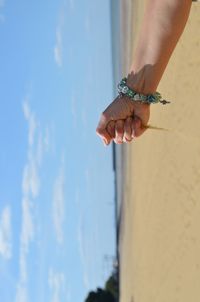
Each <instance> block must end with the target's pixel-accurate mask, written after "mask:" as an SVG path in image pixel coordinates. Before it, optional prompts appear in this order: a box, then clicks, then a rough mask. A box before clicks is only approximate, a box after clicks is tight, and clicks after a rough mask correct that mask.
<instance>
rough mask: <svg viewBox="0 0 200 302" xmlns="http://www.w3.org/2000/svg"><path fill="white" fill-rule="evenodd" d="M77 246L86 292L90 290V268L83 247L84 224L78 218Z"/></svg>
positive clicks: (81, 219)
mask: <svg viewBox="0 0 200 302" xmlns="http://www.w3.org/2000/svg"><path fill="white" fill-rule="evenodd" d="M77 235H78V237H77V239H78V244H79V253H80V258H81V263H82V267H83V282H84V286H85V289H86V290H87V291H88V290H90V288H91V284H90V280H89V274H88V272H89V270H88V269H89V266H90V260H89V257H90V256H89V253H87V248H86V246H85V237H84V224H83V217H82V215H81V216H80V220H79V226H78V234H77Z"/></svg>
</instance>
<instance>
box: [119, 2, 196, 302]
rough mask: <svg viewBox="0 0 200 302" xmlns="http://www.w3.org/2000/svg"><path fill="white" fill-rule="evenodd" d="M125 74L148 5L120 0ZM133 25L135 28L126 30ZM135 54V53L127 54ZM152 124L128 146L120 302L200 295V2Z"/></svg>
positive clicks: (179, 300) (182, 300) (167, 301)
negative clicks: (160, 129)
mask: <svg viewBox="0 0 200 302" xmlns="http://www.w3.org/2000/svg"><path fill="white" fill-rule="evenodd" d="M122 2H123V4H122V7H121V18H122V21H123V22H122V33H123V36H122V40H121V42H122V43H123V44H122V45H123V49H124V55H123V58H122V59H123V68H124V70H123V72H124V74H126V73H127V72H128V69H129V67H130V63H131V56H132V52H133V49H134V45H135V39H136V36H137V32H138V28H139V24H140V21H141V16H142V12H143V7H144V3H143V1H142V0H137V1H126V0H123V1H122ZM127 27H129V28H128V29H127ZM128 58H129V59H128ZM158 90H159V91H160V92H162V95H163V96H165V97H166V98H168V99H170V100H172V101H173V102H172V104H170V105H166V106H163V105H152V111H151V119H150V124H152V125H155V126H158V127H164V128H167V129H169V131H158V130H148V131H147V132H146V133H145V135H143V136H142V137H141V138H139V139H138V140H137V141H136V142H134V143H132V144H130V145H126V146H124V147H123V148H125V151H126V152H125V156H124V158H123V162H124V163H125V174H124V184H123V188H124V190H123V209H122V221H121V228H120V245H119V251H120V292H121V295H120V301H121V302H186V301H187V302H188V301H190V302H198V301H200V3H194V4H193V6H192V10H191V14H190V18H189V22H188V24H187V27H186V29H185V31H184V34H183V36H182V37H181V40H180V42H179V44H178V46H177V48H176V50H175V53H174V54H173V56H172V58H171V60H170V64H169V65H168V67H167V70H166V72H165V75H164V76H163V79H162V81H161V84H160V86H159V89H158Z"/></svg>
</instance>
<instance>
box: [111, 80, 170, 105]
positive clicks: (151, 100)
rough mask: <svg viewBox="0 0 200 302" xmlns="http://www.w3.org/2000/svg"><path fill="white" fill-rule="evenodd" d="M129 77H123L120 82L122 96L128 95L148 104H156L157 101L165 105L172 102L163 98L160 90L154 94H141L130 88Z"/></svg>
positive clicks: (119, 91) (119, 89) (134, 99)
mask: <svg viewBox="0 0 200 302" xmlns="http://www.w3.org/2000/svg"><path fill="white" fill-rule="evenodd" d="M126 82H127V78H126V77H125V78H123V79H122V80H121V82H120V83H119V84H118V86H117V87H118V93H119V95H120V96H124V95H125V96H128V97H129V98H131V99H132V100H133V101H137V102H142V103H146V104H156V103H162V104H163V105H165V104H168V103H170V102H169V101H166V100H163V99H162V96H161V94H160V93H159V92H157V91H156V92H155V93H153V94H147V95H144V94H141V93H138V92H136V91H134V90H133V89H130V88H129V87H128V86H127V84H126Z"/></svg>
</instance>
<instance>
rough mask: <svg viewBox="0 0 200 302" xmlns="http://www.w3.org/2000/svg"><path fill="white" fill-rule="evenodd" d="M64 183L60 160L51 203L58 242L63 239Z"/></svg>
mask: <svg viewBox="0 0 200 302" xmlns="http://www.w3.org/2000/svg"><path fill="white" fill-rule="evenodd" d="M64 184H65V175H64V160H62V161H61V166H60V169H59V172H58V176H57V178H56V180H55V182H54V188H53V204H52V215H53V224H54V228H55V232H56V239H57V242H58V243H59V244H62V243H63V240H64V231H63V224H64V219H65V216H64V212H65V194H64Z"/></svg>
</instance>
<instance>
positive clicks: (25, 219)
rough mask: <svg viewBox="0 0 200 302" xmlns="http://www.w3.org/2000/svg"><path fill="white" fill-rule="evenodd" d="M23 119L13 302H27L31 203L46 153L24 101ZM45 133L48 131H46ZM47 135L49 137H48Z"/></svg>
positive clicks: (33, 199)
mask: <svg viewBox="0 0 200 302" xmlns="http://www.w3.org/2000/svg"><path fill="white" fill-rule="evenodd" d="M22 107H23V112H24V117H25V119H26V120H27V122H28V150H27V162H26V164H25V167H24V172H23V179H22V226H21V234H20V255H19V280H18V283H17V292H16V297H15V300H16V302H27V301H28V292H27V281H28V272H27V256H28V253H29V249H30V244H31V242H33V240H34V234H35V227H34V201H35V199H36V198H37V197H38V196H39V193H40V176H39V172H40V167H41V164H42V160H43V157H44V153H45V152H46V151H48V147H47V142H46V141H47V139H48V140H49V137H48V138H47V135H46V134H45V135H42V130H41V127H40V123H39V122H38V121H37V120H36V118H35V114H34V113H33V111H32V110H31V108H30V105H29V100H28V97H26V98H25V101H24V102H23V106H22ZM47 129H48V128H47ZM48 135H49V134H48Z"/></svg>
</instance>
